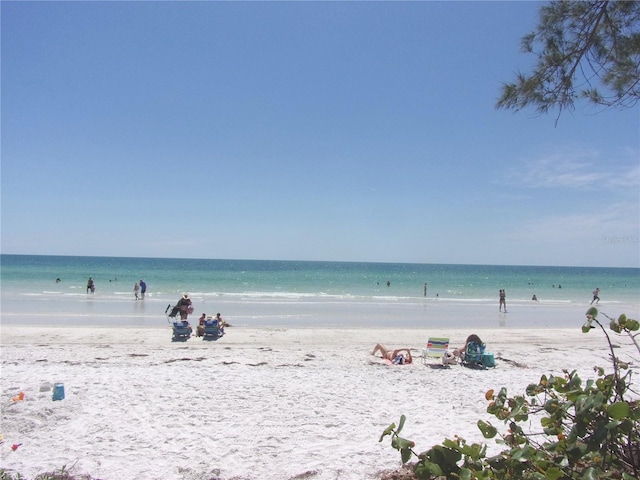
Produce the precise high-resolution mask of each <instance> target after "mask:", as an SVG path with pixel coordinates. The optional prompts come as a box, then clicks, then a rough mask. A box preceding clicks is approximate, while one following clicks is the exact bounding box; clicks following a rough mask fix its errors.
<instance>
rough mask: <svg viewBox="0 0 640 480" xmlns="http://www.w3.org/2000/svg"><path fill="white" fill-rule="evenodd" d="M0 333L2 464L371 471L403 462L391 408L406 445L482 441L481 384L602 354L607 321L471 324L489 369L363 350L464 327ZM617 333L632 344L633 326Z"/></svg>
mask: <svg viewBox="0 0 640 480" xmlns="http://www.w3.org/2000/svg"><path fill="white" fill-rule="evenodd" d="M0 333H1V347H2V355H1V357H2V375H1V386H2V389H1V394H2V431H1V432H0V433H1V434H2V435H3V439H4V443H3V444H2V445H0V452H2V455H1V458H2V460H1V463H0V467H1V468H5V469H13V470H15V471H18V472H20V473H22V474H23V475H26V476H27V477H29V478H31V477H33V476H34V475H36V474H38V473H43V472H46V471H52V470H55V469H59V468H60V467H62V466H64V465H66V466H67V468H68V467H70V466H71V465H75V467H74V468H75V471H76V472H77V473H89V474H91V475H93V476H94V477H96V478H101V479H105V480H112V479H113V480H115V479H160V478H163V479H209V478H220V479H225V480H226V479H258V478H260V479H274V480H276V479H290V478H294V477H296V478H313V479H333V478H340V479H347V480H356V479H359V480H361V479H368V478H371V479H374V478H377V476H378V475H379V472H380V471H381V470H384V469H388V468H393V467H395V466H398V465H399V455H398V453H397V452H396V451H394V450H392V449H391V448H390V447H389V445H388V442H384V443H378V438H379V436H380V434H381V432H382V430H383V429H384V428H385V427H386V426H388V425H389V424H390V423H391V422H397V420H398V418H399V417H400V415H401V414H405V415H406V416H407V424H406V427H405V431H404V433H405V436H407V437H409V438H411V439H413V440H415V441H416V444H417V450H418V451H422V450H426V449H427V448H428V447H430V446H432V445H434V444H437V443H440V442H441V441H442V440H443V439H444V438H445V437H452V436H453V435H454V434H458V435H460V436H462V437H464V438H466V439H467V440H469V441H482V437H481V435H480V432H479V431H478V429H477V427H476V426H475V424H476V421H477V420H478V419H480V418H484V419H489V417H488V416H487V414H486V413H485V409H486V401H485V400H484V393H485V392H486V390H488V389H490V388H494V389H499V388H500V387H503V386H505V387H507V388H508V390H509V392H510V393H512V394H515V393H523V392H524V388H525V387H526V386H527V385H528V384H529V383H532V382H536V381H537V380H538V379H539V377H540V375H542V374H545V373H546V374H549V373H554V374H562V369H564V368H566V369H569V370H574V369H575V370H578V371H579V372H580V373H581V375H582V377H583V379H586V378H593V377H594V374H593V372H592V367H593V366H595V365H598V366H603V367H605V368H607V369H609V368H610V367H609V365H610V363H609V360H608V349H607V344H606V341H605V338H604V336H603V335H602V334H601V333H599V332H597V331H595V330H594V331H592V332H590V333H589V334H583V333H581V331H580V328H579V326H577V327H576V328H573V329H553V330H549V329H480V330H477V331H476V332H475V333H478V334H480V336H481V337H482V338H483V340H484V341H485V342H486V343H487V347H488V350H490V351H492V352H494V354H495V356H496V359H497V360H496V363H497V365H496V368H495V369H490V370H486V371H478V370H473V369H468V368H464V367H459V366H454V367H452V368H449V369H435V368H430V367H429V366H425V365H423V364H422V363H421V362H420V361H419V359H417V361H416V362H415V363H414V364H413V365H409V366H398V367H389V366H386V365H384V364H382V362H381V361H380V360H379V359H378V358H376V357H374V356H372V355H371V349H372V348H373V346H374V345H375V343H378V342H380V343H383V344H385V345H387V346H389V347H411V348H413V349H414V353H415V354H416V355H419V351H420V349H421V348H422V347H423V346H424V344H425V343H426V341H427V339H428V337H430V336H447V337H449V338H450V339H451V344H452V345H453V346H458V345H461V344H462V343H464V339H465V338H466V336H467V335H468V334H469V333H474V332H472V331H470V330H469V329H464V330H461V329H460V330H457V329H392V328H344V329H340V328H338V329H336V328H246V327H234V328H229V329H228V333H227V335H226V336H225V337H223V338H222V339H220V340H219V341H217V342H203V341H202V340H200V339H196V338H192V339H190V340H189V341H188V342H186V343H172V342H171V341H170V337H171V334H170V329H169V328H168V327H165V328H144V329H143V328H106V327H102V328H101V327H93V328H84V327H77V328H59V327H39V326H14V325H10V326H7V325H2V327H1V330H0ZM614 342H615V343H616V344H617V345H619V346H620V347H619V348H618V349H617V350H616V353H617V354H618V355H619V356H620V357H622V358H624V359H627V360H628V359H629V358H630V356H631V355H632V354H633V352H634V349H633V347H632V346H630V345H629V344H630V342H629V341H627V340H626V339H625V338H624V337H615V338H614ZM44 382H50V383H54V382H61V383H63V384H64V385H65V393H66V398H65V399H64V400H63V401H57V402H54V401H52V399H51V392H50V391H48V392H40V387H41V386H42V384H43V383H44ZM20 391H22V392H24V394H25V399H24V400H23V401H17V402H14V401H12V397H14V396H15V395H17V394H18V393H19V392H20ZM494 423H495V422H494ZM501 428H502V426H501V425H499V429H501ZM13 444H22V445H21V446H20V447H19V448H18V449H17V450H15V451H12V450H11V448H10V447H11V445H13ZM490 445H491V444H490Z"/></svg>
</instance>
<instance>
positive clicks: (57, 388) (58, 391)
mask: <svg viewBox="0 0 640 480" xmlns="http://www.w3.org/2000/svg"><path fill="white" fill-rule="evenodd" d="M52 398H53V400H64V384H62V383H56V384H55V385H54V386H53V397H52Z"/></svg>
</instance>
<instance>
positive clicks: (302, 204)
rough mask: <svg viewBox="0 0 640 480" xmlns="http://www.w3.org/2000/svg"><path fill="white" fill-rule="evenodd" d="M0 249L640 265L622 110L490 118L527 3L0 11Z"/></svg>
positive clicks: (111, 5)
mask: <svg viewBox="0 0 640 480" xmlns="http://www.w3.org/2000/svg"><path fill="white" fill-rule="evenodd" d="M0 5H1V15H2V19H1V20H2V72H1V73H2V78H1V80H2V84H1V85H2V106H1V107H2V117H1V120H2V124H1V127H2V152H1V153H2V163H1V169H2V170H1V173H2V206H1V207H2V210H1V213H2V252H3V253H25V254H60V255H98V256H103V255H104V256H149V257H191V258H243V259H282V260H287V259H291V260H339V261H341V260H344V261H373V262H416V263H474V264H516V265H578V266H582V265H584V266H623V267H638V266H640V253H639V252H640V245H639V236H640V165H639V158H640V152H639V150H640V147H639V138H640V115H639V108H638V107H637V106H636V107H635V108H633V109H629V110H602V109H599V108H594V107H589V106H587V105H578V108H577V109H576V110H575V111H574V112H566V113H564V114H563V115H562V116H561V117H560V120H559V122H558V124H557V125H556V123H555V120H556V114H555V113H554V114H551V115H548V116H537V115H535V113H534V112H533V111H524V112H519V113H513V112H506V111H498V110H496V109H495V103H496V100H497V98H498V96H499V94H500V86H501V84H502V83H503V82H506V81H510V80H512V79H513V78H514V75H515V73H516V72H517V71H518V70H521V71H529V69H530V66H531V64H532V61H533V58H531V57H530V56H528V55H525V54H523V53H521V51H520V38H521V37H522V36H523V35H524V34H526V33H528V32H529V31H531V30H533V29H534V28H535V25H536V23H537V13H538V8H539V6H540V3H536V2H407V3H403V2H400V3H397V2H344V3H343V2H335V3H334V2H248V3H244V2H206V1H204V2H2V3H1V4H0Z"/></svg>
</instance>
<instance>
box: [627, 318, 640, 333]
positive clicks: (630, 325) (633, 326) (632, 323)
mask: <svg viewBox="0 0 640 480" xmlns="http://www.w3.org/2000/svg"><path fill="white" fill-rule="evenodd" d="M625 327H626V328H627V330H630V331H632V332H636V331H638V330H639V329H640V323H638V321H637V320H632V319H628V320H627V323H626V324H625Z"/></svg>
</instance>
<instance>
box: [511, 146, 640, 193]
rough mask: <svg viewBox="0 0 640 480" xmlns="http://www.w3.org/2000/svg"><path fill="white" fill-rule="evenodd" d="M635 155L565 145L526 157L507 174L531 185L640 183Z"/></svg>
mask: <svg viewBox="0 0 640 480" xmlns="http://www.w3.org/2000/svg"><path fill="white" fill-rule="evenodd" d="M633 155H635V157H634V156H633ZM637 155H638V152H628V151H627V152H624V153H621V154H618V155H616V156H615V158H612V156H611V155H607V156H605V155H604V154H602V153H601V152H598V151H596V150H586V149H582V150H581V149H568V148H567V149H564V150H561V151H557V152H554V153H552V154H549V155H544V156H540V157H537V158H532V159H530V160H525V161H523V162H521V163H520V164H519V165H518V166H517V167H515V168H513V169H511V170H510V171H509V173H508V177H509V181H510V182H512V183H513V182H517V183H518V184H520V185H522V186H524V187H528V188H534V189H537V188H563V189H581V190H584V189H589V188H595V187H597V188H599V189H603V188H604V189H614V188H621V187H640V165H639V164H638V158H637Z"/></svg>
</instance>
